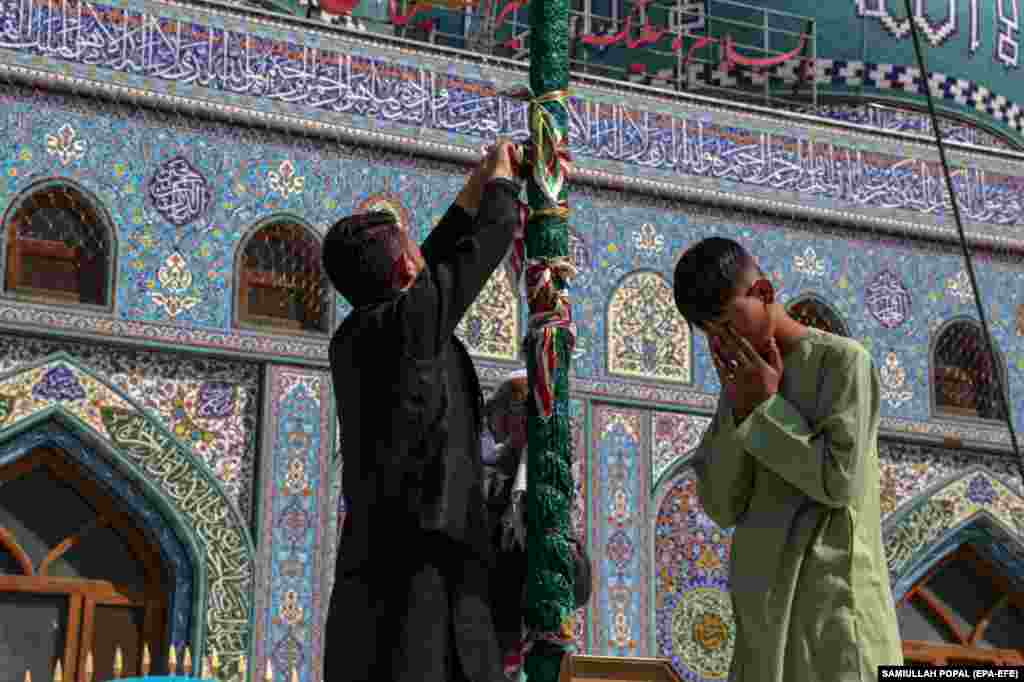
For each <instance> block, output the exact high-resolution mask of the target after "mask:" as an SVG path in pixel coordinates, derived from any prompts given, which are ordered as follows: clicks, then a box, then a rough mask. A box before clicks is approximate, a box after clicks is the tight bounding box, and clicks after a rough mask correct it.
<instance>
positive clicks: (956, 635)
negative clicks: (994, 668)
mask: <svg viewBox="0 0 1024 682" xmlns="http://www.w3.org/2000/svg"><path fill="white" fill-rule="evenodd" d="M897 617H898V619H899V624H900V634H901V636H902V638H903V655H904V658H905V659H906V660H907V662H908V663H910V664H916V665H927V666H945V665H976V664H988V665H1024V590H1022V589H1021V588H1020V587H1019V586H1016V585H1014V584H1013V583H1012V582H1011V580H1010V579H1008V578H1007V577H1006V576H1005V575H1003V573H1002V572H1001V571H1000V570H999V569H998V568H997V567H996V566H995V564H994V563H992V562H991V561H989V560H988V559H987V558H985V557H984V556H983V555H982V554H981V553H980V552H979V551H978V550H976V549H975V548H974V547H972V546H971V545H970V544H967V543H965V544H963V545H961V546H960V547H959V548H958V549H957V550H955V551H954V552H952V553H951V554H950V555H948V556H947V557H946V558H945V559H943V560H942V561H940V562H939V563H938V564H937V565H936V566H935V567H933V568H932V569H931V571H929V572H928V573H927V574H926V575H925V576H924V578H922V579H921V580H920V581H919V582H918V583H917V584H916V585H915V586H914V587H913V588H912V589H911V590H910V591H909V592H908V593H907V595H906V596H905V597H904V598H903V600H902V601H901V602H900V604H899V605H898V608H897Z"/></svg>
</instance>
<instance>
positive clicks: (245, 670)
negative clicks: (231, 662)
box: [238, 654, 249, 681]
mask: <svg viewBox="0 0 1024 682" xmlns="http://www.w3.org/2000/svg"><path fill="white" fill-rule="evenodd" d="M248 675H249V662H248V661H247V660H245V654H242V655H241V656H239V657H238V679H240V680H243V681H244V680H245V679H246V678H247V677H248Z"/></svg>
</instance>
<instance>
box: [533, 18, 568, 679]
mask: <svg viewBox="0 0 1024 682" xmlns="http://www.w3.org/2000/svg"><path fill="white" fill-rule="evenodd" d="M568 87H569V4H568V0H531V2H530V90H531V91H532V95H533V97H534V98H535V99H536V100H541V101H540V102H537V103H535V104H534V106H539V107H542V108H543V109H544V111H546V112H547V113H548V114H550V117H549V118H547V125H548V126H550V127H553V128H554V129H555V133H554V135H555V137H556V138H558V139H561V140H567V139H568V112H567V110H566V108H565V106H564V101H562V100H559V99H554V100H551V99H547V100H546V99H545V97H546V96H548V95H551V94H552V93H557V92H564V91H567V90H568ZM552 124H553V125H552ZM531 134H532V140H531V143H532V149H533V152H532V154H531V160H532V161H534V162H536V161H538V160H539V159H538V156H540V155H543V154H544V153H545V152H544V150H543V149H542V146H543V144H544V143H545V142H547V143H550V142H551V140H552V137H551V134H550V131H547V132H545V131H543V130H541V126H540V125H537V126H531ZM542 138H543V139H542ZM547 158H548V159H550V156H548V157H547ZM546 177H547V179H549V180H550V179H551V176H550V175H549V176H546ZM554 186H555V185H552V184H550V183H549V184H548V188H549V190H550V191H553V187H554ZM567 186H568V183H567V182H563V183H562V184H561V188H560V190H559V191H558V194H559V196H558V200H559V202H558V203H559V204H561V205H562V206H563V207H565V206H566V205H567V199H568V189H567ZM526 189H527V197H528V200H529V205H530V209H531V219H530V222H529V224H528V226H527V230H526V257H527V263H530V262H534V261H536V259H552V258H567V257H568V253H569V225H568V221H567V219H566V218H564V217H562V216H560V215H552V214H551V213H550V211H551V209H554V208H556V206H555V205H553V204H552V202H551V199H550V198H549V194H548V193H546V192H544V190H543V188H542V186H541V184H539V183H538V181H537V179H536V178H535V177H534V174H530V175H529V177H528V179H527V185H526ZM545 209H546V210H547V211H548V213H545V214H543V215H534V214H533V213H532V212H533V211H538V210H545ZM554 286H555V288H556V289H558V290H564V289H565V282H563V281H562V280H561V279H560V278H559V277H558V276H555V277H554ZM530 308H531V309H530V312H531V315H532V314H535V313H537V312H538V308H537V305H535V303H534V302H532V301H531V304H530ZM532 331H533V330H532V329H531V337H530V341H529V343H528V344H527V351H528V352H527V371H528V375H529V382H530V393H531V395H536V388H537V382H538V371H539V368H538V365H537V354H536V352H535V350H534V348H535V347H534V344H535V343H536V339H535V338H534V337H533V334H532ZM554 347H555V352H556V355H557V358H558V360H557V366H556V368H555V370H554V373H553V376H552V378H551V379H552V384H553V387H552V388H553V391H552V393H553V413H552V415H551V416H550V417H548V418H545V417H543V416H542V414H541V413H540V411H539V407H538V404H537V400H536V399H534V400H531V401H529V405H530V406H529V413H528V431H529V449H528V453H529V454H528V457H529V460H528V466H527V492H526V509H527V539H526V552H527V560H528V568H527V580H526V614H525V619H526V625H527V627H528V628H529V630H530V632H532V633H538V634H540V635H544V636H547V639H548V640H549V641H550V640H551V639H555V640H558V639H559V636H560V639H561V641H557V642H556V643H555V644H554V645H549V643H548V642H547V641H545V642H538V643H536V644H535V645H534V647H533V648H532V649H531V651H530V653H529V654H528V656H527V658H526V661H525V665H524V672H525V674H526V677H527V679H528V680H529V682H557V680H558V674H559V669H560V666H561V663H562V657H563V656H564V655H565V653H566V651H567V649H566V639H568V640H569V641H568V644H569V646H571V637H572V625H573V621H572V618H573V616H574V613H575V608H574V604H573V587H574V585H573V582H574V577H575V575H574V571H573V561H572V554H571V552H572V550H571V548H570V546H569V542H568V541H569V538H570V533H571V532H572V526H571V521H570V519H571V517H570V511H571V509H572V501H573V494H574V492H575V488H574V486H573V480H572V441H571V438H570V432H569V366H570V365H569V363H570V362H571V342H570V337H569V335H567V334H566V333H565V331H564V330H562V329H558V330H556V332H555V337H554Z"/></svg>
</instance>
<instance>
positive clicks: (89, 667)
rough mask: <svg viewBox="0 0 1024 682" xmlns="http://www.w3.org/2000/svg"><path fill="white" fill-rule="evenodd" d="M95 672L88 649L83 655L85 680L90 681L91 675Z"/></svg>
mask: <svg viewBox="0 0 1024 682" xmlns="http://www.w3.org/2000/svg"><path fill="white" fill-rule="evenodd" d="M95 674H96V666H95V665H94V664H93V660H92V652H91V651H90V652H89V653H87V654H86V655H85V682H92V677H93V675H95Z"/></svg>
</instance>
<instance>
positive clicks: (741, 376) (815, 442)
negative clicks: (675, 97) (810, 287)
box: [674, 237, 903, 682]
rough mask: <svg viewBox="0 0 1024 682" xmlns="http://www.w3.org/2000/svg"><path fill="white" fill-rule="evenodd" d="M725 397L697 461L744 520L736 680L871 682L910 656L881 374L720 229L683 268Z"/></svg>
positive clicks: (706, 488)
mask: <svg viewBox="0 0 1024 682" xmlns="http://www.w3.org/2000/svg"><path fill="white" fill-rule="evenodd" d="M674 293H675V300H676V306H677V307H678V308H679V312H680V313H681V314H682V315H683V317H685V318H686V319H687V320H688V321H689V322H690V323H691V324H693V325H694V326H695V327H697V328H698V329H700V330H702V331H703V332H704V333H705V334H707V336H708V340H709V345H710V346H711V351H712V359H713V361H714V364H715V368H716V369H717V371H718V376H719V380H720V381H721V385H722V393H721V396H720V398H719V402H718V411H717V413H716V415H715V418H714V420H713V422H712V423H711V426H710V427H709V428H708V431H707V433H706V434H705V436H704V439H703V441H702V442H701V445H700V448H699V449H698V451H697V453H696V455H695V460H694V468H695V470H696V473H697V478H698V487H697V492H698V495H699V496H700V499H701V503H702V504H703V506H704V511H705V512H706V513H707V514H708V516H710V517H711V518H712V520H714V521H715V523H717V524H718V525H719V526H721V527H723V528H729V527H732V526H735V527H736V530H735V533H734V535H733V542H732V561H731V567H730V568H731V572H730V587H729V589H730V594H731V597H732V605H733V617H734V619H735V623H736V648H735V652H734V654H733V661H732V670H731V674H730V679H731V680H733V682H801V681H803V680H806V681H807V682H875V680H877V675H878V672H877V668H878V666H880V665H899V664H902V663H903V654H902V647H901V644H900V637H899V632H898V629H897V623H896V611H895V608H894V605H893V598H892V592H891V590H890V585H889V576H888V571H887V568H886V559H885V552H884V549H883V546H882V533H881V511H880V509H879V470H878V421H879V412H878V407H879V395H880V391H879V383H878V375H877V372H876V371H875V368H874V366H873V364H872V361H871V356H870V355H869V354H868V352H867V351H866V350H865V349H864V347H863V346H861V345H860V344H859V343H857V342H856V341H853V340H851V339H846V338H843V337H839V336H835V335H833V334H828V333H826V332H822V331H818V330H816V329H812V328H809V327H806V326H804V325H802V324H800V323H799V322H797V321H796V320H794V319H793V318H791V317H790V316H789V315H788V314H787V313H786V311H785V309H784V308H783V307H782V306H781V305H780V304H779V303H777V302H776V301H775V291H774V289H773V287H772V285H771V283H770V282H769V281H768V280H767V279H766V278H765V276H764V273H763V272H762V271H761V270H760V268H759V267H758V266H757V264H756V263H755V261H754V259H753V258H752V257H751V256H750V255H749V254H748V253H747V252H746V251H745V250H744V249H743V247H741V246H740V245H739V244H737V243H736V242H734V241H731V240H728V239H722V238H719V237H713V238H710V239H705V240H704V241H702V242H700V243H698V244H696V245H695V246H693V247H691V248H690V249H689V250H688V251H687V252H686V253H685V254H683V257H682V258H681V259H680V260H679V263H678V264H677V265H676V270H675V282H674Z"/></svg>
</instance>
